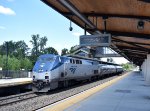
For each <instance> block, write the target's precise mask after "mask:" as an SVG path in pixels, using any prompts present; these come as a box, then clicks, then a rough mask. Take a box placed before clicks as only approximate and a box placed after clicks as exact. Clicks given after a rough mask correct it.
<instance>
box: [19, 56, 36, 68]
mask: <svg viewBox="0 0 150 111" xmlns="http://www.w3.org/2000/svg"><path fill="white" fill-rule="evenodd" d="M32 67H33V65H32V62H31V61H30V60H29V59H28V58H24V59H22V60H20V69H25V70H29V69H32Z"/></svg>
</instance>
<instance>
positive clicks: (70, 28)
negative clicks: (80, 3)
mask: <svg viewBox="0 0 150 111" xmlns="http://www.w3.org/2000/svg"><path fill="white" fill-rule="evenodd" d="M69 30H70V31H72V30H73V28H72V24H71V20H70V27H69Z"/></svg>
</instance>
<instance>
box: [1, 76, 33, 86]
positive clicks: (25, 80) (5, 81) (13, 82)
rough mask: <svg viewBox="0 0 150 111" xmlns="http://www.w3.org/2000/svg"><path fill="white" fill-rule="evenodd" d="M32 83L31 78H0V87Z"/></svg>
mask: <svg viewBox="0 0 150 111" xmlns="http://www.w3.org/2000/svg"><path fill="white" fill-rule="evenodd" d="M29 83H32V78H13V79H0V88H2V87H10V86H17V85H23V84H29Z"/></svg>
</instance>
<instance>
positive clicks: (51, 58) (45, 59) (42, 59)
mask: <svg viewBox="0 0 150 111" xmlns="http://www.w3.org/2000/svg"><path fill="white" fill-rule="evenodd" d="M54 60H55V59H54V58H53V57H47V58H46V57H42V58H39V59H38V61H39V62H44V63H45V62H53V61H54Z"/></svg>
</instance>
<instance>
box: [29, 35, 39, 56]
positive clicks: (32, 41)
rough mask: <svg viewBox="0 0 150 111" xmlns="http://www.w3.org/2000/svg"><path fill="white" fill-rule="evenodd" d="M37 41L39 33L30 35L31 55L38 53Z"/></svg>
mask: <svg viewBox="0 0 150 111" xmlns="http://www.w3.org/2000/svg"><path fill="white" fill-rule="evenodd" d="M39 41H40V37H39V34H37V35H32V40H30V42H31V43H32V45H33V48H32V55H33V56H36V57H37V56H38V55H39Z"/></svg>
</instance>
